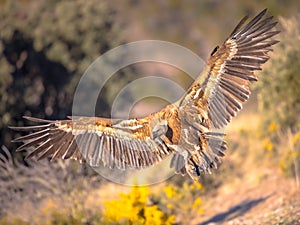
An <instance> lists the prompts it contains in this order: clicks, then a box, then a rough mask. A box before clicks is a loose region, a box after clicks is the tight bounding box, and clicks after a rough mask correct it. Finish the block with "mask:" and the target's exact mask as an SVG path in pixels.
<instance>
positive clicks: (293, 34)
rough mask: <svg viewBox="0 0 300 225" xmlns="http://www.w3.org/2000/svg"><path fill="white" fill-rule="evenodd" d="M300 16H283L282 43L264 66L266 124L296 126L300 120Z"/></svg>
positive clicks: (262, 104) (262, 83)
mask: <svg viewBox="0 0 300 225" xmlns="http://www.w3.org/2000/svg"><path fill="white" fill-rule="evenodd" d="M299 19H300V15H297V16H294V17H292V18H289V19H284V18H280V24H281V30H282V32H281V33H280V36H279V40H280V43H279V44H277V45H276V46H275V47H274V54H272V55H271V60H270V62H269V63H267V64H266V66H265V67H264V72H263V73H264V75H263V76H262V77H261V80H260V82H258V84H259V95H258V97H259V104H260V110H261V112H262V114H263V115H265V121H266V122H265V124H266V126H269V124H271V123H272V122H275V123H276V124H278V125H279V126H280V128H283V129H286V128H288V127H290V128H291V129H292V130H295V129H297V125H298V124H299V122H300V116H299V115H300V104H299V103H300V88H299V86H300V63H299V62H300V38H299V37H300V23H299Z"/></svg>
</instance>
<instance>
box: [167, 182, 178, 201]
mask: <svg viewBox="0 0 300 225" xmlns="http://www.w3.org/2000/svg"><path fill="white" fill-rule="evenodd" d="M164 192H165V194H166V196H167V198H173V197H175V196H176V195H177V191H176V189H175V188H174V187H173V186H172V185H171V184H169V185H168V186H167V187H165V188H164Z"/></svg>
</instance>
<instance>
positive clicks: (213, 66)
mask: <svg viewBox="0 0 300 225" xmlns="http://www.w3.org/2000/svg"><path fill="white" fill-rule="evenodd" d="M265 14H266V9H265V10H263V11H262V12H261V13H259V14H258V15H257V16H256V17H254V18H253V19H252V20H251V21H250V22H249V23H247V24H246V25H244V23H245V21H246V20H247V18H248V17H247V16H246V17H244V18H243V19H242V20H241V21H240V23H239V24H238V25H237V26H236V28H235V29H234V30H233V32H232V33H231V34H230V35H229V37H228V38H227V39H226V40H225V41H224V43H223V44H222V45H221V46H220V47H216V48H215V49H214V50H213V52H212V53H211V56H210V58H209V59H208V61H207V63H206V67H205V68H204V70H203V72H202V74H201V75H200V76H199V78H198V79H197V80H196V81H195V82H194V83H193V84H192V86H191V87H190V90H189V91H188V92H187V95H186V96H185V97H184V98H183V99H182V101H181V102H180V105H183V106H184V105H185V104H188V103H189V102H191V101H193V102H198V103H199V102H201V104H202V106H204V107H203V109H204V110H207V114H208V117H209V120H210V123H211V124H212V125H213V127H214V128H222V127H224V126H225V125H227V124H228V123H229V122H230V121H231V119H232V118H233V117H234V116H235V115H236V113H237V112H238V111H239V110H241V109H242V103H244V102H245V101H246V100H247V99H248V98H249V96H250V89H249V86H250V83H251V82H252V81H257V75H256V74H254V71H255V70H261V65H262V64H264V63H265V62H266V61H267V60H268V59H269V56H268V52H269V51H272V48H271V47H272V45H274V44H276V43H277V42H278V41H276V40H272V37H273V36H274V35H276V34H278V33H279V31H273V30H272V28H273V27H274V26H275V25H276V24H277V22H274V21H273V17H272V16H270V17H267V18H265V19H263V16H264V15H265Z"/></svg>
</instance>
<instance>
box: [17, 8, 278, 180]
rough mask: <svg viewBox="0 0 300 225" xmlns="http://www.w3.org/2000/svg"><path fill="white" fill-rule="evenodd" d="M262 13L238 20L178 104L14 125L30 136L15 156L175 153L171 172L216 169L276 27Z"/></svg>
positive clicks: (143, 157)
mask: <svg viewBox="0 0 300 225" xmlns="http://www.w3.org/2000/svg"><path fill="white" fill-rule="evenodd" d="M265 13H266V10H263V11H262V12H261V13H260V14H258V15H257V16H256V17H255V18H254V19H252V20H251V21H250V22H249V23H248V24H247V25H245V26H243V25H244V23H245V21H246V19H247V17H245V18H243V19H242V20H241V22H240V23H239V24H238V25H237V27H236V28H235V29H234V31H233V32H232V33H231V35H230V36H229V37H228V38H227V39H226V40H225V42H224V43H223V44H222V45H221V46H220V47H216V48H215V49H214V51H213V52H212V54H211V56H210V58H209V59H208V61H207V63H206V66H205V68H204V70H203V72H202V74H201V75H200V76H199V78H198V79H197V80H195V82H194V83H193V84H192V85H191V87H190V88H189V90H188V91H187V92H186V94H185V95H184V96H183V97H182V98H181V99H180V100H179V101H177V102H175V103H173V104H171V105H168V106H167V107H166V108H164V109H162V110H161V111H159V112H157V113H153V114H151V115H149V116H147V117H145V118H139V119H128V120H116V119H105V118H98V117H72V118H69V119H68V120H58V121H49V120H41V119H36V118H32V117H25V118H26V119H28V120H31V121H35V122H42V123H45V124H43V125H37V126H29V127H13V129H16V130H21V131H29V132H31V133H30V134H28V135H26V136H22V137H20V138H17V139H16V140H15V141H21V142H24V144H23V145H22V146H20V147H19V148H18V150H23V149H27V148H31V147H33V150H32V151H31V152H30V153H29V154H28V156H27V157H32V156H37V157H38V159H42V158H45V157H48V156H50V157H51V159H55V158H63V159H68V158H73V159H76V160H79V161H80V162H86V163H88V164H90V165H91V166H99V165H100V163H103V164H104V165H106V166H108V167H109V168H114V167H117V168H118V169H122V170H123V169H127V168H136V169H140V168H145V167H149V166H152V165H155V164H156V163H158V162H159V161H161V160H163V159H164V158H165V157H166V156H168V155H170V154H173V158H172V160H171V167H174V168H175V170H176V172H177V173H181V174H182V175H184V174H186V173H187V174H189V176H190V177H191V178H193V179H197V178H198V177H199V176H200V174H201V173H202V172H209V170H210V168H216V167H217V164H218V163H219V162H220V157H222V156H223V155H224V151H225V150H226V143H225V141H224V140H223V136H224V134H223V133H218V132H215V129H219V128H223V127H224V126H226V125H227V124H228V123H229V122H230V121H231V119H232V118H233V117H234V116H235V115H236V113H237V112H238V111H239V110H241V109H242V103H243V102H245V101H246V100H247V99H248V98H249V95H250V89H249V85H250V83H251V82H252V81H256V80H257V76H256V75H255V74H254V71H256V70H261V65H262V64H264V63H265V62H266V61H267V60H268V59H269V56H268V52H269V51H271V50H272V49H271V46H272V45H274V44H275V43H277V41H275V40H272V37H273V36H274V35H276V34H277V33H278V31H272V28H273V27H274V26H275V25H276V22H274V21H273V17H268V18H265V19H263V16H264V15H265Z"/></svg>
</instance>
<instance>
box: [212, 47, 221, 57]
mask: <svg viewBox="0 0 300 225" xmlns="http://www.w3.org/2000/svg"><path fill="white" fill-rule="evenodd" d="M218 49H219V46H218V45H217V46H216V47H215V48H214V50H213V51H212V52H211V54H210V55H211V56H213V54H215V53H216V51H217V50H218Z"/></svg>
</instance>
